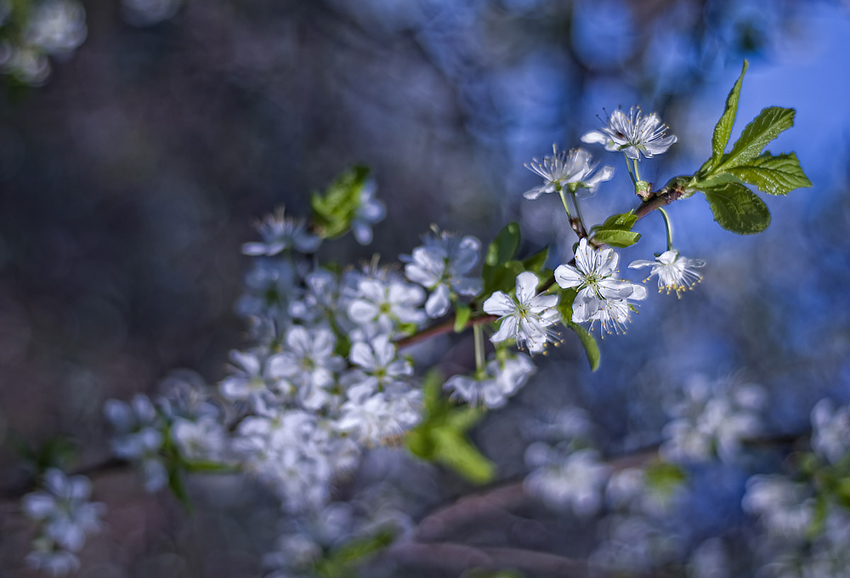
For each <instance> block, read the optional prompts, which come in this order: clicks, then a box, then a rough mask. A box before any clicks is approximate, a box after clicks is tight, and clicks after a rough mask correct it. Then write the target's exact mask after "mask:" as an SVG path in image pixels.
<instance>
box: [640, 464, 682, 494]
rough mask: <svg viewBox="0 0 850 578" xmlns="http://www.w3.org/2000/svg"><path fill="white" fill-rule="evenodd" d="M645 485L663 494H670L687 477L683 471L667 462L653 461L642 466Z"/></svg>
mask: <svg viewBox="0 0 850 578" xmlns="http://www.w3.org/2000/svg"><path fill="white" fill-rule="evenodd" d="M643 475H644V478H645V479H646V484H647V486H648V487H649V488H650V489H652V490H654V491H656V492H658V493H660V494H663V495H670V494H671V493H672V492H673V491H674V490H675V489H676V488H677V487H679V486H680V485H682V484H683V483H684V482H685V480H687V479H688V476H687V474H686V473H685V471H684V470H683V469H682V468H681V467H679V466H677V465H676V464H671V463H669V462H663V461H655V462H652V463H650V464H648V465H647V466H645V467H644V468H643Z"/></svg>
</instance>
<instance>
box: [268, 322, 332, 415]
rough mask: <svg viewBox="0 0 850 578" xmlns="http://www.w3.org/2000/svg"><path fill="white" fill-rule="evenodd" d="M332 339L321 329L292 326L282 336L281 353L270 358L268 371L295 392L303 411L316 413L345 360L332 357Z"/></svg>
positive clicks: (324, 402)
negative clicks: (284, 335)
mask: <svg viewBox="0 0 850 578" xmlns="http://www.w3.org/2000/svg"><path fill="white" fill-rule="evenodd" d="M335 346H336V336H335V335H334V333H333V331H331V330H330V329H328V328H325V327H314V328H312V329H307V328H305V327H302V326H300V325H294V326H292V327H290V328H289V331H287V333H286V342H285V344H284V350H283V351H282V352H281V353H280V354H278V355H276V356H274V358H273V364H272V371H273V373H274V375H275V376H278V377H282V378H285V379H286V380H287V381H288V382H289V383H291V384H293V385H294V386H295V387H296V388H297V390H298V396H299V398H300V400H301V403H302V404H303V406H304V407H305V408H307V409H314V410H315V409H319V408H320V407H322V406H323V405H325V404H326V403H327V401H328V390H329V389H331V388H332V387H333V385H334V383H335V382H336V373H337V372H339V371H341V370H342V368H343V367H344V366H345V360H343V359H342V357H340V356H338V355H336V354H335V353H334V347H335Z"/></svg>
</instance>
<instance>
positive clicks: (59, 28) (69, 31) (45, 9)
mask: <svg viewBox="0 0 850 578" xmlns="http://www.w3.org/2000/svg"><path fill="white" fill-rule="evenodd" d="M87 33H88V30H87V28H86V11H85V10H84V9H83V6H82V5H81V4H80V3H78V2H74V1H73V0H48V1H47V2H41V3H39V4H36V5H35V6H34V7H33V10H32V13H31V15H30V18H29V22H28V23H27V29H26V31H25V32H24V43H25V45H27V46H31V47H33V48H37V49H40V50H43V51H44V52H48V53H50V54H59V55H61V54H68V53H70V52H73V51H74V49H76V48H77V47H78V46H80V45H81V44H82V43H83V41H84V40H85V39H86V35H87Z"/></svg>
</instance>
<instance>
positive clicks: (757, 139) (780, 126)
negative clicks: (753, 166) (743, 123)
mask: <svg viewBox="0 0 850 578" xmlns="http://www.w3.org/2000/svg"><path fill="white" fill-rule="evenodd" d="M794 114H795V111H794V109H793V108H781V107H778V106H771V107H768V108H765V109H763V110H762V111H761V112H760V113H759V115H758V116H757V117H756V118H755V119H753V121H752V122H751V123H750V124H748V125H747V127H746V128H745V129H744V132H742V133H741V137H740V138H739V139H738V141H737V142H736V143H735V145H734V146H733V147H732V150H731V151H729V153H728V154H725V155H723V157H722V158H721V159H720V162H719V163H718V164H717V165H716V166H715V168H714V169H713V170H714V172H724V171H728V170H729V169H732V168H734V167H739V166H741V165H745V164H747V163H748V162H749V161H751V160H753V159H754V158H756V157H757V156H759V154H761V151H762V149H764V147H766V146H767V144H768V143H769V142H770V141H772V140H773V139H775V138H776V137H777V136H779V133H781V132H782V131H784V130H787V129H789V128H791V127H792V126H794Z"/></svg>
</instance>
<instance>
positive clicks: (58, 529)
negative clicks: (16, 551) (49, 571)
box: [22, 468, 106, 571]
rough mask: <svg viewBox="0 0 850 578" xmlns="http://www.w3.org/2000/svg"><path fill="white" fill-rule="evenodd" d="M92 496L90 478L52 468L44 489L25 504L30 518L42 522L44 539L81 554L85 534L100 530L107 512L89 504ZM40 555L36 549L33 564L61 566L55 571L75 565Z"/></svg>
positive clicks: (60, 558) (62, 558) (61, 557)
mask: <svg viewBox="0 0 850 578" xmlns="http://www.w3.org/2000/svg"><path fill="white" fill-rule="evenodd" d="M90 497H91V482H90V481H89V479H88V478H86V477H85V476H71V477H68V476H67V475H66V474H65V473H64V472H62V471H61V470H57V469H55V468H51V469H48V470H47V471H46V472H45V474H44V489H43V490H40V491H37V492H32V493H29V494H27V495H25V496H24V497H23V501H22V504H23V510H24V513H25V514H26V515H27V517H29V518H30V519H32V520H36V521H38V522H39V523H40V530H41V537H42V539H45V538H46V539H47V540H48V541H49V542H51V543H53V544H54V545H55V546H58V547H59V548H61V549H64V550H67V551H69V552H79V551H80V550H81V549H82V547H83V545H84V544H85V542H86V535H87V534H91V533H93V532H97V531H98V530H100V528H101V521H100V519H101V517H102V516H103V514H104V512H105V509H106V508H105V506H104V505H103V504H100V503H92V502H91V501H89V498H90ZM38 552H39V548H38V547H36V555H35V557H34V559H33V560H32V561H31V563H32V564H37V565H39V566H51V565H58V566H57V567H56V568H55V570H56V571H58V570H60V569H61V568H60V567H59V566H62V567H64V566H66V565H67V566H69V567H71V566H73V565H74V564H72V563H71V560H70V559H69V558H67V557H66V556H63V555H59V556H58V557H57V559H55V560H52V562H51V561H50V560H48V559H47V558H45V557H44V556H43V555H39V554H38ZM44 553H45V552H44V551H42V552H41V554H44Z"/></svg>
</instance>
